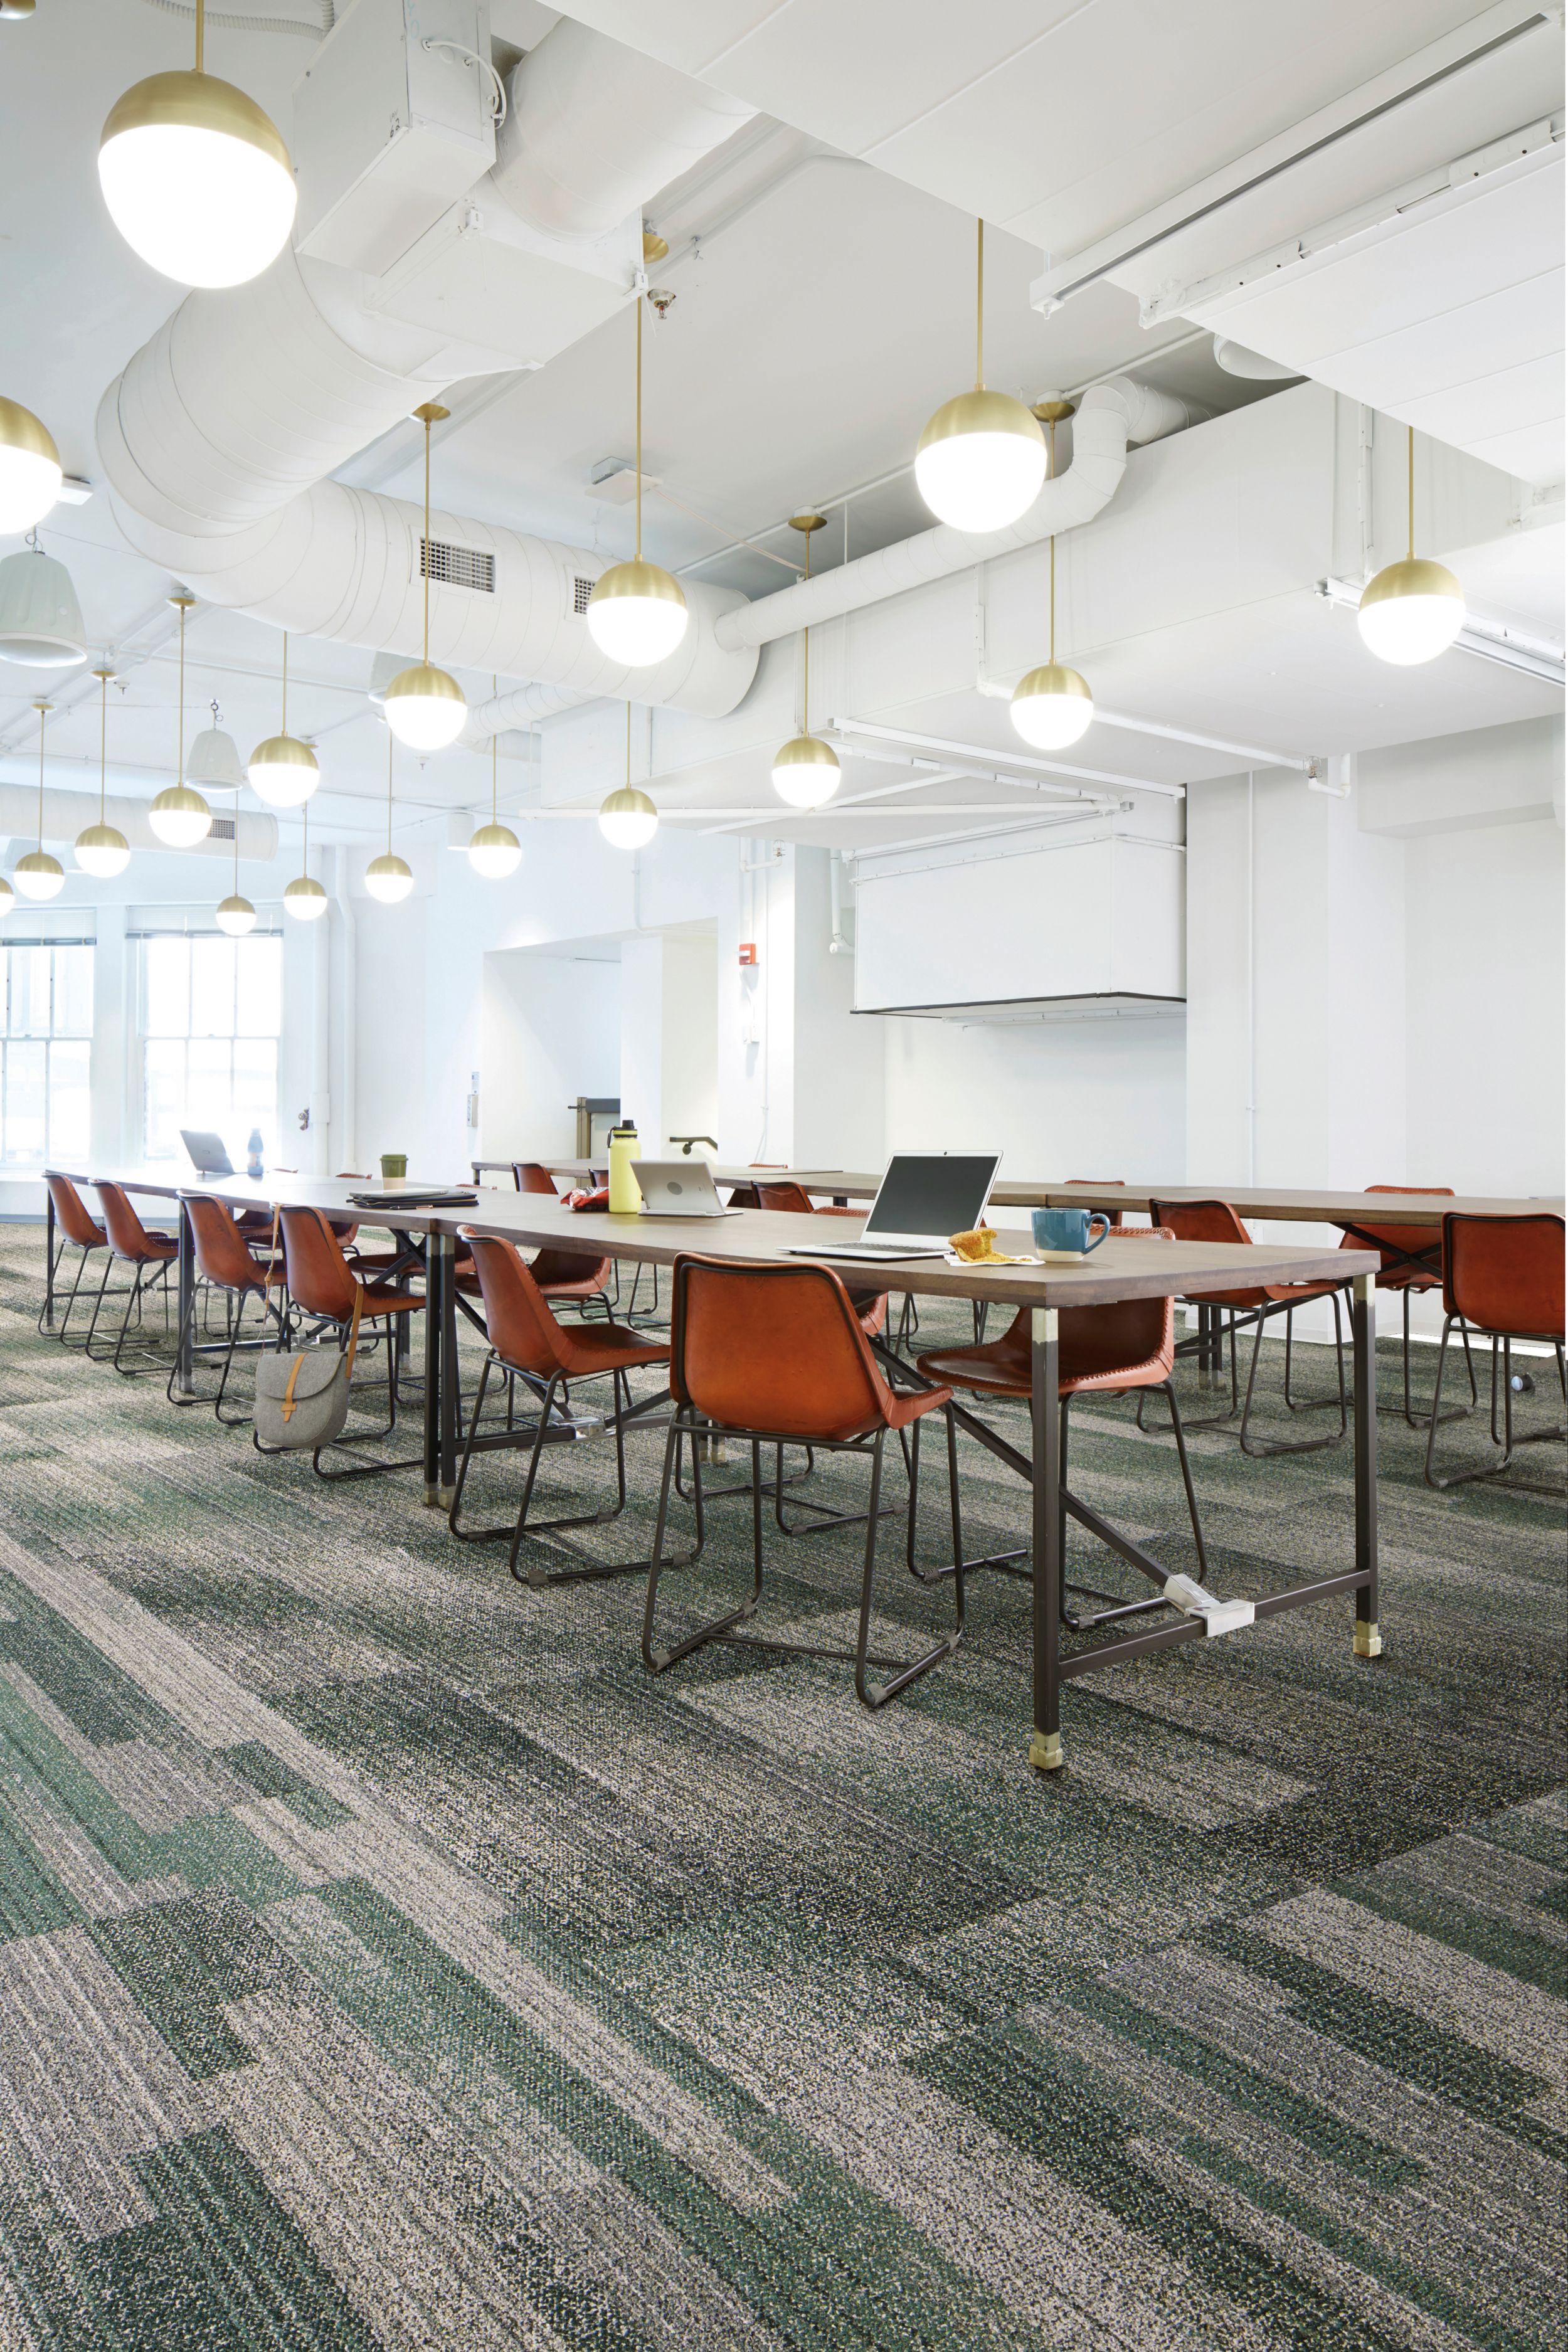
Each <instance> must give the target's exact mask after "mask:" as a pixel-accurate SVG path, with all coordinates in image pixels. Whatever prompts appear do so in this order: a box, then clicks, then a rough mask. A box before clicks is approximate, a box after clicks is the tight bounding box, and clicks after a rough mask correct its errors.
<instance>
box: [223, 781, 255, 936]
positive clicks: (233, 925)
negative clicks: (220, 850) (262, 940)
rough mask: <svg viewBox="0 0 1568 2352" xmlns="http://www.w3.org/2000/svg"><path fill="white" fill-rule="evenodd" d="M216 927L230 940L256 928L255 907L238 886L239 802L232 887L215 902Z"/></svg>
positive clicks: (235, 821) (235, 829) (236, 807)
mask: <svg viewBox="0 0 1568 2352" xmlns="http://www.w3.org/2000/svg"><path fill="white" fill-rule="evenodd" d="M217 927H218V929H219V930H220V931H226V933H227V934H228V937H229V938H230V939H231V940H242V939H244V937H245V935H246V933H247V931H253V930H254V929H256V909H255V908H254V907H253V906H252V905H251V903H250V901H249V899H248V898H242V897H241V895H240V888H239V804H238V803H235V811H234V887H233V889H232V890H231V891H230V892H229V894H228V897H227V898H220V899H219V900H218V903H217Z"/></svg>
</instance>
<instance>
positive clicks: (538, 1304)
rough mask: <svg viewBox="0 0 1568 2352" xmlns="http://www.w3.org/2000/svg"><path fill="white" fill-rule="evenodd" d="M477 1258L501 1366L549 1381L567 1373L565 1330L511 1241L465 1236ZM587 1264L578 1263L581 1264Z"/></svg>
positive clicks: (491, 1334)
mask: <svg viewBox="0 0 1568 2352" xmlns="http://www.w3.org/2000/svg"><path fill="white" fill-rule="evenodd" d="M463 1238H464V1240H465V1241H466V1243H467V1244H468V1248H469V1249H471V1250H472V1252H473V1254H474V1267H475V1271H476V1272H477V1273H478V1275H479V1294H480V1296H481V1297H482V1298H483V1299H484V1302H485V1329H486V1331H487V1332H488V1333H489V1343H490V1346H491V1347H492V1348H493V1349H495V1351H496V1353H497V1355H498V1356H499V1357H500V1360H501V1361H502V1363H504V1364H511V1365H513V1366H515V1368H516V1370H518V1371H520V1372H532V1373H534V1374H535V1375H536V1376H537V1377H538V1378H539V1379H541V1380H546V1381H547V1380H549V1379H550V1378H551V1377H552V1374H553V1373H555V1372H560V1371H564V1370H566V1369H567V1367H566V1362H565V1359H564V1356H563V1350H562V1345H561V1339H562V1333H561V1326H560V1325H559V1323H557V1321H556V1320H555V1318H554V1316H553V1315H552V1313H551V1311H550V1305H549V1301H548V1300H547V1299H546V1298H545V1297H544V1295H543V1293H542V1291H541V1289H540V1287H539V1285H538V1283H537V1282H535V1280H534V1278H533V1276H532V1275H531V1273H530V1272H529V1269H528V1268H527V1266H526V1265H524V1264H523V1262H522V1260H521V1257H520V1256H519V1255H518V1254H517V1251H516V1250H515V1249H514V1248H513V1247H512V1244H510V1242H503V1241H498V1240H497V1239H496V1238H495V1237H494V1235H492V1234H467V1233H465V1234H464V1236H463ZM587 1263H588V1261H587V1260H585V1259H579V1260H578V1264H579V1265H586V1264H587Z"/></svg>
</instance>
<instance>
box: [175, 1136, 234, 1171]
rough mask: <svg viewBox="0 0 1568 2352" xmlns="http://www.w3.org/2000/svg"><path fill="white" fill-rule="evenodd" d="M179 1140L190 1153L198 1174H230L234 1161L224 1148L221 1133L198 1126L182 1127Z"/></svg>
mask: <svg viewBox="0 0 1568 2352" xmlns="http://www.w3.org/2000/svg"><path fill="white" fill-rule="evenodd" d="M180 1141H181V1142H182V1143H183V1144H184V1147H185V1150H187V1151H188V1152H189V1153H190V1155H191V1161H192V1164H193V1166H194V1167H195V1171H196V1173H197V1175H198V1176H232V1175H233V1174H234V1162H233V1161H232V1160H230V1158H229V1156H228V1153H227V1152H226V1150H225V1149H224V1141H223V1138H222V1136H221V1135H212V1134H209V1133H208V1132H206V1130H205V1129H202V1128H199V1127H183V1128H181V1129H180Z"/></svg>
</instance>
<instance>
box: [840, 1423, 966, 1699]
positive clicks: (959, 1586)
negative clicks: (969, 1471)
mask: <svg viewBox="0 0 1568 2352" xmlns="http://www.w3.org/2000/svg"><path fill="white" fill-rule="evenodd" d="M943 1412H944V1413H945V1415H946V1420H947V1428H948V1438H949V1443H950V1446H951V1447H952V1451H951V1453H950V1456H949V1475H951V1476H952V1491H953V1495H954V1496H956V1495H957V1492H958V1482H957V1475H956V1468H957V1447H956V1444H953V1441H952V1412H951V1411H950V1410H949V1409H948V1408H946V1407H944V1408H943ZM887 1434H888V1433H887V1431H886V1430H885V1429H884V1430H879V1431H878V1433H877V1443H876V1445H875V1447H874V1448H873V1450H872V1454H871V1498H870V1501H869V1504H868V1507H867V1510H866V1559H865V1566H864V1569H863V1570H862V1573H861V1578H860V1622H859V1629H858V1633H857V1635H856V1640H855V1696H856V1697H857V1698H858V1700H859V1702H860V1704H861V1706H868V1707H871V1708H873V1709H875V1708H877V1707H881V1706H887V1704H888V1701H889V1699H890V1698H896V1697H897V1696H898V1695H899V1693H900V1691H901V1690H907V1689H908V1687H909V1685H910V1683H912V1682H917V1681H918V1680H919V1679H920V1677H921V1675H927V1674H930V1672H931V1668H932V1667H933V1666H940V1665H941V1664H942V1660H943V1659H944V1658H951V1657H952V1654H953V1652H954V1650H956V1649H957V1647H958V1645H959V1643H961V1642H962V1641H963V1537H962V1533H961V1531H960V1529H959V1525H958V1513H957V1510H956V1507H955V1509H954V1512H953V1560H954V1570H953V1580H952V1599H953V1629H952V1633H946V1634H944V1635H943V1636H942V1640H941V1641H940V1642H938V1643H936V1644H935V1646H934V1647H933V1648H931V1649H929V1650H927V1651H926V1652H924V1654H922V1655H921V1656H920V1657H918V1658H911V1659H910V1661H909V1663H908V1664H904V1665H899V1666H895V1667H894V1669H893V1671H892V1673H891V1674H889V1676H888V1678H887V1680H886V1681H885V1682H881V1683H873V1682H868V1680H867V1675H866V1669H867V1667H868V1665H869V1664H872V1663H873V1660H872V1658H871V1654H870V1651H869V1648H868V1644H869V1642H870V1638H871V1587H872V1580H873V1579H874V1577H875V1575H876V1569H877V1523H878V1520H879V1518H880V1517H881V1513H880V1511H879V1508H878V1506H879V1503H880V1501H881V1494H882V1448H883V1446H884V1444H886V1442H887Z"/></svg>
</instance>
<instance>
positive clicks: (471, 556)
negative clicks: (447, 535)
mask: <svg viewBox="0 0 1568 2352" xmlns="http://www.w3.org/2000/svg"><path fill="white" fill-rule="evenodd" d="M419 577H420V578H421V579H422V580H436V581H438V582H439V583H440V584H441V585H442V587H444V588H472V589H473V590H475V591H476V592H477V593H478V594H479V595H481V596H493V595H494V594H495V593H496V560H495V557H494V556H493V555H490V554H489V553H488V552H486V551H484V550H483V549H481V548H478V547H454V546H453V545H452V542H451V541H450V540H446V539H422V540H421V541H420V542H419Z"/></svg>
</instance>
